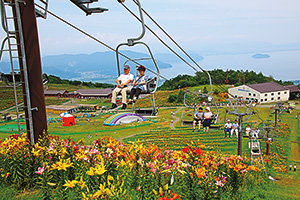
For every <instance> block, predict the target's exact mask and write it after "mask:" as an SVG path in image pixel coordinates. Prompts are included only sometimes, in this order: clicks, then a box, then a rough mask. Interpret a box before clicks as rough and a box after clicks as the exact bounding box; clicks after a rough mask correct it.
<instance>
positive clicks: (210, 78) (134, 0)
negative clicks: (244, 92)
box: [121, 0, 226, 94]
mask: <svg viewBox="0 0 300 200" xmlns="http://www.w3.org/2000/svg"><path fill="white" fill-rule="evenodd" d="M133 2H134V3H135V4H138V3H137V2H136V0H133ZM121 4H122V5H123V6H124V7H125V8H126V10H127V11H129V12H130V13H131V14H132V15H133V16H135V17H136V18H137V19H138V20H139V21H140V19H139V18H138V17H137V16H136V15H135V14H134V13H133V12H132V11H131V10H130V9H129V8H128V7H127V6H126V5H124V4H123V3H121ZM142 11H143V12H144V13H145V14H146V15H147V16H148V18H149V19H150V20H151V21H152V22H153V23H154V24H155V25H156V26H157V27H158V28H159V29H160V30H161V31H162V32H163V33H164V34H165V35H166V36H167V37H168V38H169V39H170V40H171V41H172V42H173V43H174V44H175V45H176V46H177V47H178V48H179V49H180V50H181V51H182V52H183V53H184V54H185V55H186V56H187V57H188V58H189V59H190V60H191V61H192V62H193V63H194V64H196V65H197V67H198V68H199V69H201V70H202V71H203V72H205V73H206V74H207V75H208V77H209V84H210V86H211V91H210V92H209V94H211V93H212V90H213V89H212V82H211V80H213V81H214V83H216V81H215V79H213V78H212V77H211V76H210V74H209V72H208V71H206V70H204V69H203V68H202V67H201V66H200V65H199V64H198V63H197V62H196V61H195V60H194V59H193V58H192V57H191V56H190V55H189V54H188V53H187V52H186V51H185V50H184V49H183V48H182V47H181V46H180V45H179V44H178V43H177V42H176V41H175V40H174V39H173V38H172V37H171V36H170V35H169V34H168V33H167V32H166V31H165V30H164V29H163V28H162V27H161V26H160V25H159V24H158V23H157V22H156V21H155V20H154V19H153V18H152V17H151V16H150V15H149V14H148V13H147V12H146V11H145V10H144V9H143V8H142ZM145 26H146V28H147V29H148V30H150V31H151V33H152V34H153V35H154V36H156V37H157V38H158V39H159V40H160V42H162V43H163V44H164V45H165V46H166V47H167V48H169V50H170V51H172V52H173V53H174V54H175V55H176V56H177V57H179V58H180V59H181V60H182V61H184V62H185V63H186V64H187V65H188V66H190V67H191V68H193V69H194V70H195V71H196V72H199V71H198V70H196V69H195V68H194V67H193V66H191V65H190V64H189V63H188V62H187V61H186V60H184V59H183V58H182V57H181V56H180V55H179V54H178V53H176V52H175V51H174V50H173V49H172V48H170V47H169V46H168V45H167V44H166V43H165V42H164V41H163V40H162V39H161V38H160V37H159V36H158V35H157V34H156V33H155V32H154V31H153V30H152V29H151V28H149V27H148V26H147V25H146V24H145ZM216 84H217V85H218V87H219V88H221V89H222V90H225V91H226V89H225V88H224V87H223V86H221V85H220V84H218V83H216Z"/></svg>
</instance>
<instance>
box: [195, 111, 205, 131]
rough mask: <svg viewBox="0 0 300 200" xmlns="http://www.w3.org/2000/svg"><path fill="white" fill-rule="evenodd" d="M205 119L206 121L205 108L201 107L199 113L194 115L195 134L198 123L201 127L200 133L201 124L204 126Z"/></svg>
mask: <svg viewBox="0 0 300 200" xmlns="http://www.w3.org/2000/svg"><path fill="white" fill-rule="evenodd" d="M203 119H204V113H203V108H202V107H199V110H198V112H196V113H195V114H194V120H193V132H194V131H195V129H196V124H197V123H198V125H199V128H198V132H200V129H201V124H202V121H203Z"/></svg>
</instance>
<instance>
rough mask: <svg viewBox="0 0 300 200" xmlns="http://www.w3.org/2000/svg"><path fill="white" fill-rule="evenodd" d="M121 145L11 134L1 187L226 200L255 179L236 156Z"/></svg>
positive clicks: (0, 156) (74, 195)
mask: <svg viewBox="0 0 300 200" xmlns="http://www.w3.org/2000/svg"><path fill="white" fill-rule="evenodd" d="M202 148H203V145H202V144H200V143H198V142H191V143H190V144H187V145H186V146H185V147H184V148H182V149H180V150H170V149H165V148H158V147H157V146H155V145H147V146H146V145H141V144H124V143H121V142H118V141H116V140H114V139H112V138H110V137H102V138H101V139H98V140H95V141H94V142H93V144H92V145H89V146H87V145H85V144H84V141H79V142H78V143H76V142H74V141H72V140H71V139H68V140H66V139H65V140H60V139H59V137H57V136H49V137H47V138H44V139H43V140H40V142H39V143H37V144H36V145H34V146H32V145H30V143H29V142H28V141H27V138H26V136H25V135H24V136H22V137H18V136H16V135H14V136H11V137H10V138H8V139H6V140H4V141H1V143H0V161H1V162H0V173H1V176H0V179H1V183H2V185H6V186H9V185H14V186H15V187H17V188H19V189H27V190H28V189H32V188H36V189H38V190H39V191H41V196H40V198H41V199H160V200H162V199H198V198H200V199H220V198H221V199H232V198H233V197H234V196H236V195H243V194H242V191H243V190H244V189H245V188H247V187H253V186H255V184H256V183H257V182H256V181H255V180H257V179H261V178H262V176H261V173H262V172H261V171H260V170H259V169H258V168H256V167H254V166H249V165H247V164H246V163H245V161H244V158H242V157H240V156H230V155H222V154H218V153H216V152H214V151H207V152H206V151H204V150H203V149H202Z"/></svg>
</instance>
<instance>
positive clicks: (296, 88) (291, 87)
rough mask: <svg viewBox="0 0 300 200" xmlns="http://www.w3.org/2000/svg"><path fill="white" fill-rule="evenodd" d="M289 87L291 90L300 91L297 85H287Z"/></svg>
mask: <svg viewBox="0 0 300 200" xmlns="http://www.w3.org/2000/svg"><path fill="white" fill-rule="evenodd" d="M285 87H286V88H287V89H289V90H290V92H300V90H299V88H298V87H297V85H287V86H285Z"/></svg>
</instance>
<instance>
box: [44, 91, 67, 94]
mask: <svg viewBox="0 0 300 200" xmlns="http://www.w3.org/2000/svg"><path fill="white" fill-rule="evenodd" d="M65 92H68V91H66V90H44V94H49V95H50V94H55V95H58V94H64V93H65Z"/></svg>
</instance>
